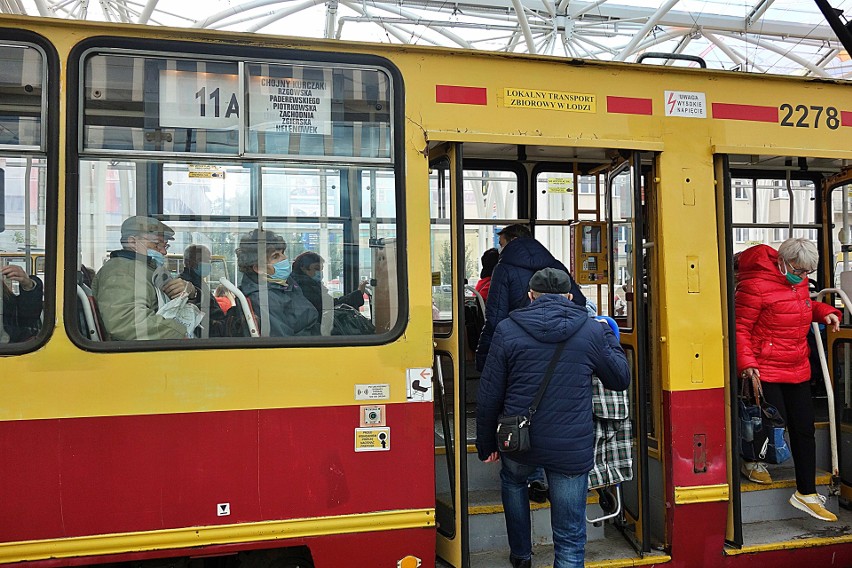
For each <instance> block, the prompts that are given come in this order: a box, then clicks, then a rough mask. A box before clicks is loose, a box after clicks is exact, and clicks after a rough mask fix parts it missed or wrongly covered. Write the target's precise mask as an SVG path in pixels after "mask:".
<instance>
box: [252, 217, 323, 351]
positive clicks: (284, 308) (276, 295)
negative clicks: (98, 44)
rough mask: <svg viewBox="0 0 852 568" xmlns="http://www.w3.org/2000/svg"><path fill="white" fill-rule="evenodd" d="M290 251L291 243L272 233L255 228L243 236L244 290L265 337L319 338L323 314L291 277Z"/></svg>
mask: <svg viewBox="0 0 852 568" xmlns="http://www.w3.org/2000/svg"><path fill="white" fill-rule="evenodd" d="M286 250H287V243H286V242H285V241H284V239H283V238H281V237H279V236H278V235H276V234H275V233H273V232H272V231H263V230H258V229H255V230H253V231H252V232H250V233H249V234H247V235H245V236H243V238H242V239H240V248H238V249H237V265H238V267H239V269H240V272H242V273H243V278H242V280H241V281H240V290H242V292H243V294H245V296H246V299H248V300H249V302H250V303H251V305H252V309H253V310H254V314H255V316H257V318H258V320H259V321H258V324H259V327H260V332H261V335H263V336H271V337H288V336H293V335H319V333H320V329H319V315H318V313H317V310H316V309H315V308H314V307H313V305H311V303H310V302H309V301H308V300H307V299H306V298H305V295H304V294H303V293H302V288H301V287H300V286H299V285H298V284H297V283H296V282H295V281H294V280H293V279H292V278H291V276H290V272H291V265H290V261H289V260H288V259H287V254H286V252H285V251H286ZM267 314H268V315H269V317H268V319H267V317H266V315H267ZM267 322H268V323H267Z"/></svg>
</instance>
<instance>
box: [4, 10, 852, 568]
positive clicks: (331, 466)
mask: <svg viewBox="0 0 852 568" xmlns="http://www.w3.org/2000/svg"><path fill="white" fill-rule="evenodd" d="M0 60H2V65H0V68H2V69H3V71H2V72H0V109H2V112H0V124H2V126H3V128H2V129H0V161H2V166H1V167H0V171H2V176H3V188H4V197H3V211H2V213H3V215H2V219H3V226H2V227H0V251H2V253H3V255H4V257H5V256H9V257H10V258H11V257H15V258H18V257H20V258H21V259H24V262H25V264H27V263H28V259H30V261H29V264H27V269H28V272H29V273H31V274H36V268H35V267H34V266H32V262H34V261H32V259H34V258H35V256H34V253H33V251H38V255H40V256H39V258H41V259H43V263H44V266H43V268H42V269H41V270H40V271H39V272H38V275H39V277H41V278H42V279H43V281H44V298H43V312H42V318H41V321H42V323H41V326H40V330H39V331H38V333H35V334H34V335H33V336H32V337H30V338H29V339H27V340H25V341H21V342H17V343H13V342H6V343H0V356H2V359H0V366H2V378H0V503H2V510H3V513H2V515H0V563H1V564H22V563H27V564H29V565H34V566H45V567H47V566H71V565H87V564H99V563H123V562H134V563H143V564H145V565H152V566H153V565H158V564H163V563H169V564H170V565H172V564H181V565H187V566H198V565H199V564H208V563H209V564H217V565H218V564H220V563H221V565H223V566H224V565H228V566H238V565H239V566H242V565H247V566H254V565H257V566H264V567H265V566H280V567H290V566H303V567H305V566H317V567H325V566H337V565H346V566H357V567H379V566H399V567H403V568H410V567H415V566H434V565H436V563H445V564H449V565H451V566H456V567H462V566H493V565H499V562H504V561H505V558H504V556H505V550H504V549H505V543H504V542H503V541H501V538H503V537H501V535H500V534H499V525H500V523H501V517H500V506H499V499H497V500H495V499H494V495H493V492H494V490H496V489H497V487H498V485H496V481H495V480H496V477H495V475H494V473H495V470H494V469H493V468H491V469H489V468H488V467H487V466H485V465H484V464H480V463H479V462H478V460H476V458H475V454H471V452H470V444H471V443H472V439H473V433H472V431H471V427H472V420H471V417H472V416H473V414H474V413H475V393H476V388H477V380H478V377H477V376H476V373H475V370H474V369H473V365H472V364H471V361H472V359H471V357H472V352H471V347H472V344H474V342H473V341H471V338H470V335H471V334H475V331H476V330H475V328H473V327H471V326H467V325H465V324H466V321H469V320H471V319H472V314H473V312H475V310H476V302H475V301H471V298H472V293H471V292H470V291H469V287H470V285H471V284H473V283H474V281H475V280H476V278H477V275H478V272H479V270H478V269H479V267H478V265H477V263H476V260H477V259H478V258H479V255H480V254H481V253H482V252H483V251H484V250H486V249H488V248H491V247H492V246H495V244H496V237H495V232H496V230H499V228H501V227H502V226H504V225H506V224H510V223H524V224H527V225H529V226H530V227H531V228H532V229H533V233H534V236H535V237H536V238H537V239H539V240H540V241H541V242H542V243H544V244H545V245H546V246H548V248H549V249H550V250H551V251H552V252H553V253H554V255H555V256H557V257H558V258H561V259H562V260H563V261H565V262H566V264H569V263H570V265H571V268H572V270H573V271H574V273H575V275H577V276H578V281H579V282H580V283H581V284H583V286H584V290H585V292H586V295H587V296H588V297H589V298H591V299H593V300H594V301H595V302H596V303H597V305H598V307H599V310H600V311H601V313H604V314H608V315H612V316H613V317H614V318H615V319H616V321H617V322H618V323H619V326H620V327H621V331H622V333H621V338H622V339H621V341H622V344H623V345H624V347H625V350H626V352H627V354H628V357H629V360H630V362H631V365H632V369H633V373H634V376H633V384H632V386H631V389H630V396H631V401H632V407H631V408H632V411H633V413H632V414H633V415H632V420H633V431H634V444H633V458H634V477H633V479H632V480H630V481H629V482H625V483H623V484H622V487H621V490H622V493H623V511H622V513H621V514H620V515H619V516H618V517H617V518H615V519H613V520H611V521H607V522H604V523H598V526H595V525H590V526H591V527H592V528H591V529H590V543H589V547H588V548H589V550H588V554H587V563H588V564H589V565H595V566H640V565H649V566H650V565H660V566H666V565H668V566H683V567H693V566H708V567H710V566H731V567H734V566H745V565H753V564H754V563H755V562H759V563H760V564H761V565H762V564H767V565H769V563H772V564H773V565H776V566H794V565H800V564H802V563H803V562H807V563H812V564H814V565H826V566H827V565H835V566H847V565H852V530H850V529H849V524H850V523H848V521H849V520H850V519H852V514H850V513H848V512H846V511H845V509H842V508H839V505H840V504H841V502H845V500H846V499H847V498H848V495H849V491H850V489H849V487H852V465H850V462H849V459H852V458H850V456H847V455H844V453H843V452H842V449H843V443H841V444H840V446H841V455H840V470H839V472H837V475H836V476H834V478H833V477H832V474H833V473H834V472H831V471H829V470H830V466H829V464H830V451H829V450H828V432H829V429H830V428H832V427H833V428H835V429H836V431H837V433H838V434H839V435H840V438H841V442H845V440H846V437H847V436H848V428H849V427H850V426H849V422H852V412H850V411H849V409H850V408H852V394H850V393H852V388H850V385H852V364H850V363H849V361H850V360H852V359H850V353H852V351H850V345H852V327H850V326H849V325H848V324H847V325H844V326H843V327H842V328H841V330H840V331H839V332H837V333H829V334H828V337H827V339H826V340H827V346H828V356H829V368H830V369H831V370H832V371H831V372H832V377H831V387H830V388H832V390H833V392H834V393H835V399H836V401H837V405H838V408H839V410H840V412H838V417H839V424H836V425H833V426H831V425H829V423H828V422H827V421H823V419H822V417H820V422H819V423H818V425H817V426H818V429H817V431H818V449H819V452H820V453H819V456H818V466H819V467H820V469H821V471H820V474H819V476H818V480H820V481H821V483H823V484H824V485H825V486H827V487H824V488H822V491H823V492H830V493H831V495H830V501H829V505H830V507H832V508H833V509H834V510H837V511H839V513H840V517H841V522H840V523H839V524H838V525H837V526H835V527H830V528H827V526H826V525H819V524H815V523H814V522H812V521H808V520H803V519H802V518H800V517H799V516H798V515H797V513H796V512H795V511H788V510H786V509H785V508H784V504H785V503H786V497H784V496H783V495H785V494H786V493H788V492H789V491H792V489H789V488H790V487H791V484H790V476H789V475H787V474H786V473H785V471H784V470H778V471H777V472H774V474H773V475H774V477H776V479H777V482H776V483H775V484H773V485H772V486H771V487H769V488H759V487H754V486H752V485H751V484H749V483H747V482H745V481H741V480H740V479H739V476H738V471H739V457H738V455H737V451H736V439H737V438H736V431H737V430H736V424H737V416H736V408H735V407H736V405H735V404H733V402H734V401H735V400H736V390H737V388H736V384H732V382H731V380H730V377H731V368H732V361H731V358H732V353H734V350H733V345H732V341H733V339H732V335H733V334H732V333H731V329H732V327H731V326H732V321H733V320H732V315H733V301H732V293H733V280H732V276H731V274H732V257H733V254H734V253H735V252H737V251H738V250H741V249H743V248H745V247H746V246H749V245H751V244H755V243H759V242H763V243H768V244H776V245H777V244H778V243H780V242H781V241H783V240H784V239H785V238H787V237H789V236H791V235H795V236H807V237H809V238H812V239H813V240H815V241H816V242H818V243H819V246H820V251H821V255H822V262H823V268H822V269H821V270H820V272H819V274H818V278H817V285H818V286H819V287H821V288H827V287H830V286H832V285H833V284H832V283H833V282H834V281H835V279H834V271H835V270H837V268H836V266H835V260H834V259H835V258H837V255H838V254H841V253H843V252H849V251H850V250H852V248H849V247H852V229H850V226H852V173H850V167H852V99H850V97H849V83H848V82H844V81H840V80H838V81H832V80H825V79H818V80H817V79H798V78H780V77H771V76H752V75H744V74H741V73H733V72H718V71H709V70H703V69H686V68H668V67H665V68H664V67H649V66H641V65H627V64H615V63H597V62H588V61H579V60H573V61H565V60H556V59H553V58H548V57H537V56H515V55H506V54H490V53H476V52H468V51H456V50H449V49H437V48H436V49H432V48H416V47H399V46H390V45H369V44H349V43H341V42H327V41H321V40H307V39H294V38H279V37H269V36H258V35H242V34H231V33H218V32H206V31H191V32H190V31H187V30H175V29H166V28H148V27H136V26H118V25H112V24H92V23H68V22H60V21H54V20H49V19H28V18H18V17H3V18H2V19H0ZM132 215H145V216H150V217H155V218H157V219H158V220H160V221H162V222H163V223H165V224H167V225H168V226H169V227H170V228H172V229H173V230H174V232H175V235H174V240H173V241H172V242H171V243H170V244H171V247H172V248H171V249H170V251H169V252H170V253H175V254H180V253H181V252H182V250H183V248H185V247H187V246H189V245H193V244H200V245H204V246H206V247H207V248H209V249H210V251H211V254H212V255H213V258H215V259H217V260H218V261H220V262H221V263H222V264H223V268H222V269H221V270H220V272H221V274H223V276H221V278H223V279H224V280H232V281H233V282H232V283H237V282H236V281H237V280H238V277H239V276H238V274H239V273H238V267H237V261H236V250H237V248H238V247H239V241H240V238H241V236H242V235H244V234H246V233H247V232H249V231H251V230H253V229H258V228H263V229H266V230H271V231H274V232H276V233H277V234H280V235H281V236H283V237H284V239H285V240H286V241H287V243H288V249H287V254H289V255H290V257H291V258H294V257H295V256H296V255H298V254H300V253H302V252H315V253H316V254H319V255H320V256H321V257H322V258H323V259H324V262H325V265H324V268H323V276H324V284H323V286H324V287H325V288H326V289H327V291H328V293H329V295H331V296H339V295H341V294H346V293H348V292H351V291H352V290H354V289H355V288H357V286H358V283H359V282H360V281H361V280H362V279H365V278H366V279H368V280H369V281H370V283H371V287H370V292H369V294H367V295H366V296H364V297H363V298H362V300H363V305H361V306H359V308H358V310H359V313H360V315H361V317H364V318H367V319H369V320H370V322H371V324H372V326H373V327H374V329H375V332H374V333H369V334H354V333H352V334H348V335H346V334H345V335H330V334H320V335H315V336H311V337H273V336H270V333H269V331H268V330H264V329H261V330H260V334H259V335H260V337H227V336H214V335H213V334H208V333H203V332H202V333H200V334H197V336H196V337H193V338H183V339H162V338H147V337H144V336H142V335H140V336H139V337H137V338H135V339H132V340H128V339H123V340H113V339H111V338H110V336H109V330H108V329H107V330H106V333H105V334H103V335H102V336H96V335H93V334H90V333H88V332H87V326H86V325H85V322H84V318H82V315H81V314H82V312H83V311H84V310H83V304H84V303H85V301H86V300H85V299H86V298H87V296H86V294H85V293H84V292H85V286H86V284H85V281H84V280H85V279H84V276H85V270H84V267H85V268H88V269H92V270H94V271H95V272H97V271H98V270H99V269H100V267H101V266H102V265H103V264H104V262H105V261H106V259H107V258H108V255H109V253H110V251H112V250H115V249H118V248H121V238H120V237H121V235H120V226H121V223H122V221H123V219H125V218H127V217H129V216H132ZM844 247H846V248H844ZM225 267H226V268H225ZM208 284H209V285H215V284H216V282H215V281H210V282H208ZM826 301H832V302H836V303H837V305H838V306H840V305H842V304H841V302H840V301H839V300H838V299H837V298H836V297H835V296H831V295H829V296H828V299H827V300H826ZM89 307H90V308H91V307H93V308H94V309H95V310H97V309H99V308H100V309H104V306H97V305H92V306H89ZM257 308H258V309H261V310H262V309H265V308H264V306H263V305H261V306H257ZM471 310H473V312H472V311H471ZM263 321H264V320H263V318H261V322H263ZM261 327H262V326H261ZM814 393H815V397H817V400H818V407H819V408H824V407H825V404H826V403H825V401H824V400H825V398H824V395H825V393H824V392H821V391H820V387H819V385H818V384H817V385H816V386H815V387H814ZM819 405H822V406H819ZM787 473H789V472H787ZM785 475H786V477H785ZM787 496H789V495H787ZM589 507H590V510H594V509H595V508H596V507H597V505H596V504H595V502H594V498H591V497H590V505H589ZM534 514H536V515H540V516H539V517H536V518H537V519H540V520H538V521H536V525H537V526H540V525H545V524H546V514H547V510H546V508H544V509H541V508H539V509H537V510H536V512H535V513H534ZM546 533H547V531H546V529H542V530H541V534H540V535H538V536H537V537H536V538H537V540H536V542H538V543H539V544H540V545H541V546H540V548H539V549H537V551H538V553H537V563H538V564H537V565H547V557H548V548H547V534H546ZM501 543H502V544H501Z"/></svg>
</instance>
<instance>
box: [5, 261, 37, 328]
mask: <svg viewBox="0 0 852 568" xmlns="http://www.w3.org/2000/svg"><path fill="white" fill-rule="evenodd" d="M30 279H32V281H33V282H35V288H33V289H32V290H24V289H23V286H22V287H21V293H20V294H19V295H17V296H15V295H14V294H12V293H7V291H6V290H2V289H3V286H2V285H0V290H2V295H3V329H4V330H5V331H6V333H7V334H8V335H9V342H10V343H19V342H21V341H26V340H27V339H30V338H32V337H35V335H36V334H37V333H38V330H39V329H40V328H41V308H42V304H43V303H44V301H43V296H44V285H43V284H42V283H41V279H40V278H39V277H38V276H34V275H32V274H30Z"/></svg>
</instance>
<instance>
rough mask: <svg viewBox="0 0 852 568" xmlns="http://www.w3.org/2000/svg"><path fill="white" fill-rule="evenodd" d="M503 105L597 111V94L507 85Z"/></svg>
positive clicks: (504, 90) (568, 110)
mask: <svg viewBox="0 0 852 568" xmlns="http://www.w3.org/2000/svg"><path fill="white" fill-rule="evenodd" d="M501 104H502V106H504V107H511V108H535V109H542V110H561V111H566V112H597V111H598V104H597V96H596V95H590V94H587V93H568V92H564V91H539V90H538V89H521V88H516V87H506V88H505V89H503V100H502V101H501Z"/></svg>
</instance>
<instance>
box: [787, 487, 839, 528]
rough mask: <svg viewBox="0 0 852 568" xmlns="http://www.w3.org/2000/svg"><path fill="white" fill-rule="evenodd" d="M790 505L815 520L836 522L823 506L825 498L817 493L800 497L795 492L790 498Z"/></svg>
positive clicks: (834, 516) (832, 514)
mask: <svg viewBox="0 0 852 568" xmlns="http://www.w3.org/2000/svg"><path fill="white" fill-rule="evenodd" d="M790 504H791V505H792V506H794V507H795V508H797V509H798V510H800V511H804V512H805V513H807V514H809V515H810V516H812V517H813V518H815V519H819V520H821V521H828V522H833V521H836V520H837V516H836V515H835V514H834V513H832V512H831V511H829V510H828V509H826V508H825V507H824V506H823V505H825V497H824V496H823V495H820V494H819V493H811V494H810V495H802V494H801V493H799V492H798V491H796V492H795V493H793V496H792V497H790Z"/></svg>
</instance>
